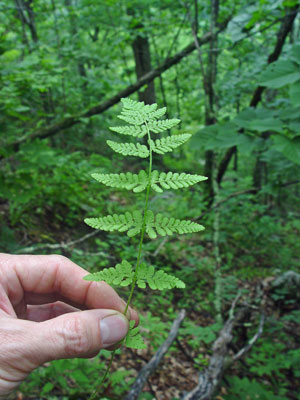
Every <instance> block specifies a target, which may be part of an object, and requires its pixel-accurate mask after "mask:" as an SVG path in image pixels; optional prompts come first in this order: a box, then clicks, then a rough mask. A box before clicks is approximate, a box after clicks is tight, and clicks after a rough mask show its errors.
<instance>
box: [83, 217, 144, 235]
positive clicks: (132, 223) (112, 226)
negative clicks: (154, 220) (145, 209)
mask: <svg viewBox="0 0 300 400" xmlns="http://www.w3.org/2000/svg"><path fill="white" fill-rule="evenodd" d="M84 222H85V223H86V224H87V225H89V226H91V227H92V228H95V229H101V230H102V231H107V232H112V231H119V232H125V231H128V232H127V235H128V236H129V237H132V236H135V235H137V234H138V233H139V232H140V231H141V229H142V224H143V217H142V214H141V213H140V212H139V211H133V213H130V212H129V211H127V212H126V213H125V214H119V215H118V214H113V215H107V216H105V217H100V218H86V219H85V220H84Z"/></svg>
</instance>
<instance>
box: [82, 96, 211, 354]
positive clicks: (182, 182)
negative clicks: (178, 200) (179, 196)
mask: <svg viewBox="0 0 300 400" xmlns="http://www.w3.org/2000/svg"><path fill="white" fill-rule="evenodd" d="M122 103H123V110H122V112H121V115H119V118H120V119H122V120H124V121H125V122H127V123H129V124H130V127H128V128H126V129H124V128H122V127H117V128H116V129H114V128H111V129H112V130H114V131H115V132H118V133H121V134H125V135H131V136H133V137H142V136H144V133H145V132H146V133H147V137H148V146H149V147H147V146H146V145H141V144H139V143H137V144H136V145H135V144H133V143H117V142H112V141H107V144H108V145H109V146H110V147H111V148H112V149H113V150H114V151H116V152H118V153H121V154H122V155H125V156H126V155H135V156H139V157H142V158H146V157H149V172H148V174H147V173H146V172H145V171H144V170H141V171H140V172H139V174H131V173H127V174H125V173H122V174H93V177H94V178H95V179H96V180H98V181H99V182H102V183H104V184H105V185H107V186H112V187H116V188H119V189H123V188H125V189H127V190H131V189H133V191H135V192H140V191H142V190H145V189H146V200H145V204H144V210H143V212H141V211H139V210H134V211H133V212H129V211H126V212H125V213H124V214H113V215H108V216H105V217H100V218H86V219H85V223H86V224H87V225H89V226H91V227H92V228H95V229H101V230H104V231H109V232H111V231H119V232H124V231H127V235H128V236H129V237H132V236H135V235H137V234H140V245H139V249H138V254H137V263H136V266H135V269H133V268H132V265H131V264H130V263H129V262H128V261H126V260H122V262H121V263H119V264H117V265H116V266H115V267H114V268H112V267H111V268H105V269H103V270H102V271H100V272H96V273H94V274H90V275H88V276H86V277H85V279H86V280H89V281H96V282H97V281H101V280H104V281H106V282H107V283H108V284H112V285H120V286H123V287H124V286H129V285H131V294H130V296H129V300H128V302H127V305H126V308H125V312H126V311H127V309H128V307H129V304H130V300H131V297H132V293H133V290H134V288H135V286H136V284H137V286H138V287H139V288H145V287H146V283H147V284H148V285H149V287H150V288H151V289H152V290H155V289H159V290H163V289H173V288H180V289H182V288H184V287H185V284H184V283H183V282H182V281H181V280H180V279H178V278H176V277H174V276H172V275H169V274H167V273H165V272H164V271H163V270H158V271H157V270H155V268H154V267H153V266H147V265H146V264H145V263H141V261H140V259H141V248H142V243H143V238H144V233H145V232H146V233H147V234H148V235H149V237H150V238H151V239H155V238H156V237H157V235H161V236H166V235H171V234H173V233H178V234H184V233H194V232H199V231H201V230H203V229H204V227H203V226H202V225H200V224H197V223H196V222H193V221H188V220H179V219H176V218H174V217H172V218H168V217H164V216H163V215H162V214H160V213H158V214H156V215H154V213H153V211H151V210H149V209H148V201H149V193H150V189H151V188H154V190H155V191H158V192H161V191H162V189H161V188H160V187H159V186H158V183H159V184H160V185H161V186H162V187H164V188H168V189H169V188H170V187H175V188H176V189H179V188H182V187H185V186H189V185H191V184H195V183H196V182H199V181H201V180H204V179H205V178H204V177H202V176H197V175H189V174H185V173H183V174H178V173H175V174H173V173H168V174H159V172H158V171H153V172H152V152H153V151H154V152H157V153H164V152H167V151H172V150H173V149H174V148H176V147H178V146H180V145H181V144H183V143H184V142H186V140H188V139H189V138H190V135H178V136H169V137H168V138H163V139H158V140H156V141H155V142H153V141H152V139H151V133H150V132H151V131H152V132H155V133H157V132H162V131H164V130H167V129H170V128H171V127H173V126H175V125H177V124H178V123H179V120H176V119H174V120H162V121H159V120H158V118H160V117H162V116H163V115H164V114H165V112H166V109H165V108H163V109H157V105H156V104H153V105H145V104H144V103H143V102H136V101H133V100H130V99H122ZM125 344H126V346H127V347H132V348H137V349H142V348H144V347H145V344H144V342H143V339H142V337H141V335H140V333H139V328H138V327H134V322H133V324H132V323H131V325H130V330H129V332H128V334H127V336H126V339H125Z"/></svg>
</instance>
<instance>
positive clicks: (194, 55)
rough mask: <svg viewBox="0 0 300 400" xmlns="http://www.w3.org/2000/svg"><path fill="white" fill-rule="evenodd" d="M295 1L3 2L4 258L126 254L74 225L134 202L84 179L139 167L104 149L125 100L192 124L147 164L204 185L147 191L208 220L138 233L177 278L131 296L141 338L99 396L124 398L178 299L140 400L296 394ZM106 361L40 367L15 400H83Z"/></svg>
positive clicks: (109, 261) (114, 242) (298, 154)
mask: <svg viewBox="0 0 300 400" xmlns="http://www.w3.org/2000/svg"><path fill="white" fill-rule="evenodd" d="M298 10H299V3H298V1H296V0H276V1H274V0H254V1H246V0H230V1H228V0H227V1H226V0H223V1H219V0H210V1H203V0H195V1H191V0H182V1H174V0H160V1H158V0H151V1H150V0H136V1H134V0H128V1H121V0H102V1H100V2H95V1H91V0H43V1H42V0H35V1H33V0H14V1H8V0H4V1H0V11H1V14H0V93H1V94H0V107H1V115H0V124H1V136H0V250H1V251H2V252H10V253H15V254H21V253H33V254H49V253H57V254H63V255H65V256H67V257H70V258H71V259H72V260H73V261H74V262H76V263H78V264H80V265H81V266H83V267H84V268H86V269H88V270H90V271H96V270H97V269H99V268H101V267H107V266H112V265H115V264H116V263H117V262H118V261H119V260H120V259H121V258H126V259H134V257H135V254H136V244H137V243H136V241H135V240H134V239H129V238H127V236H126V235H120V234H113V233H105V232H97V231H91V229H90V228H89V227H87V226H86V225H85V224H84V223H83V219H84V218H85V217H87V216H95V215H99V216H100V215H105V214H108V213H113V212H122V210H123V208H124V205H126V207H128V206H130V205H132V204H134V203H135V202H136V201H138V203H139V202H140V201H142V200H143V199H142V198H139V197H137V196H136V195H132V194H131V193H128V192H125V191H116V190H114V189H111V188H108V187H105V186H104V185H100V184H99V183H97V182H96V181H94V180H93V179H92V178H91V177H90V174H91V173H92V172H106V173H109V172H122V171H132V172H134V171H137V170H139V169H140V165H139V161H137V160H136V159H133V158H132V159H129V161H128V159H126V160H125V159H124V158H123V157H122V156H118V155H116V154H113V153H112V151H111V150H110V149H109V147H108V146H107V145H106V140H107V139H111V138H114V139H115V138H116V137H117V135H116V134H114V133H113V132H111V131H109V126H115V125H116V122H117V119H116V115H118V114H119V112H120V109H121V106H120V98H122V97H128V96H130V97H131V98H132V99H135V100H138V99H139V100H140V101H145V102H146V103H153V102H157V103H158V105H159V107H163V106H167V110H168V116H169V117H170V118H180V119H181V120H182V122H181V124H180V126H179V128H178V129H177V130H175V129H174V130H173V131H172V133H176V132H181V133H191V134H193V137H192V139H191V140H190V142H189V143H188V144H186V145H185V146H184V147H183V148H180V150H178V151H177V152H174V153H172V154H171V155H164V157H157V159H155V165H156V167H157V168H156V169H159V170H161V171H168V170H171V171H173V172H177V171H178V172H187V173H195V174H201V175H205V176H207V177H208V178H209V179H208V181H207V183H201V184H199V185H196V186H193V187H192V188H190V189H186V190H182V191H176V192H174V191H169V192H165V193H164V194H163V195H159V194H155V195H154V196H153V197H152V199H151V207H152V208H153V209H155V210H159V211H164V212H166V213H169V214H170V215H172V216H174V217H176V218H190V219H193V220H195V221H200V223H201V224H203V225H205V226H206V230H205V231H204V233H201V234H195V235H187V236H184V235H183V236H180V237H175V236H174V237H168V238H167V239H165V238H159V239H157V240H156V241H149V242H147V243H146V244H145V250H146V253H145V257H146V258H147V260H148V261H149V262H151V263H152V265H157V266H160V268H164V270H165V271H166V272H172V273H173V274H174V275H176V276H177V277H178V278H180V279H182V280H183V281H184V282H185V283H186V286H187V289H186V290H185V291H179V290H175V291H172V292H167V293H165V292H155V293H154V294H153V292H152V293H151V294H150V292H149V294H148V293H147V292H145V291H143V294H141V293H137V294H136V295H135V298H134V305H135V307H136V308H137V309H139V310H140V313H141V325H142V327H143V331H144V335H145V337H146V342H147V344H148V347H147V349H146V350H139V351H125V352H122V353H121V354H119V355H118V357H117V359H116V362H115V363H114V366H113V369H114V371H115V372H113V374H112V380H111V383H110V385H109V386H108V387H107V388H106V389H105V393H102V395H101V396H102V397H101V398H107V399H122V398H125V395H126V393H128V391H129V389H130V387H131V386H132V384H133V382H134V381H135V377H136V375H137V373H138V371H140V370H141V368H142V367H143V366H144V365H146V364H147V362H148V361H149V359H150V358H151V356H152V355H153V354H154V353H155V352H156V351H157V349H158V347H159V346H160V345H161V344H162V343H163V341H164V340H165V339H166V337H167V336H168V333H169V330H170V329H171V324H172V321H173V320H174V319H175V318H176V316H177V315H178V312H179V310H180V309H185V310H186V317H185V319H184V320H183V322H182V324H181V327H180V329H179V330H178V332H176V333H175V336H176V339H175V340H174V341H173V343H172V346H171V347H170V349H169V352H168V354H167V355H166V356H165V358H164V359H163V360H162V362H161V364H160V365H159V367H158V368H156V370H155V371H154V373H153V374H152V375H151V376H150V377H149V378H148V379H147V383H146V385H145V387H144V389H143V392H141V393H140V394H139V399H167V400H168V399H179V398H193V399H202V398H205V399H208V398H214V399H218V400H221V399H224V400H225V399H229V400H234V399H260V400H263V399H265V400H285V399H300V395H299V393H300V385H299V381H300V373H299V370H300V369H299V367H300V350H299V342H300V339H299V337H300V336H299V333H300V307H299V287H300V284H299V281H300V279H299V273H300V268H299V267H300V241H299V234H300V220H299V217H300V209H299V205H300V199H299V195H300V191H299V190H300V189H299V183H300V112H299V106H300V41H299V40H300V37H299V36H300V19H299V14H298ZM117 124H118V123H117ZM137 199H138V200H137ZM145 293H146V294H145ZM121 294H122V292H121ZM124 296H126V294H124ZM228 318H229V320H228ZM226 321H227V322H226ZM224 324H225V325H224ZM223 326H225V331H226V330H227V332H229V333H231V335H232V336H231V337H229V339H228V335H227V339H226V338H225V339H224V337H223V336H222V332H223V333H224V330H223V331H221V328H222V327H223ZM220 332H221V333H220ZM225 336H226V335H225ZM229 336H230V335H229ZM218 337H219V339H220V341H219V342H218V343H219V344H220V343H221V347H220V346H219V347H218V346H216V345H213V344H214V342H215V341H216V339H217V338H218ZM251 338H252V339H253V340H252V342H251V343H252V344H250V345H248V346H247V343H248V341H249V340H251ZM226 340H227V342H226ZM220 348H221V350H220ZM241 349H242V352H241V353H240V354H239V351H240V350H241ZM225 356H226V359H225ZM107 357H108V354H107V353H106V352H104V353H103V354H102V355H101V356H100V358H99V357H97V358H95V359H93V360H81V359H76V360H61V361H57V362H53V363H51V364H50V365H48V366H43V367H41V368H40V369H39V370H37V371H36V372H34V373H33V374H32V375H31V376H30V377H29V378H28V380H27V381H26V382H25V383H24V384H23V385H22V386H21V388H20V390H19V393H18V395H17V396H18V397H17V398H18V399H33V398H34V399H42V398H43V399H71V398H74V399H79V398H82V399H84V398H88V395H89V393H91V391H92V389H93V387H94V384H95V382H96V380H97V378H98V377H99V375H101V374H102V372H103V368H104V365H105V363H106V362H105V359H106V358H107ZM212 361H215V364H212ZM46 367H47V368H46ZM212 371H215V372H216V371H218V372H217V380H216V381H217V382H216V383H218V385H217V387H216V388H215V387H213V389H215V391H214V394H211V393H210V394H208V393H209V387H208V386H209V385H208V383H207V382H206V383H205V379H204V377H206V378H207V377H211V375H209V374H211V373H212ZM199 374H200V375H199ZM198 376H200V378H201V377H202V378H203V379H204V381H203V382H204V383H203V385H202V389H201V390H202V392H203V393H205V395H207V396H209V397H201V395H200V394H199V393H200V392H201V390H200V389H199V387H200V386H201V385H200V384H198V389H197V390H198V392H197V393H196V394H195V396H194V397H184V396H188V395H187V393H189V392H190V391H191V390H192V389H193V388H194V387H197V383H198ZM200 380H201V379H200ZM199 385H200V386H199ZM184 393H186V394H184ZM12 398H16V395H14V396H13V397H12ZM131 398H133V397H131Z"/></svg>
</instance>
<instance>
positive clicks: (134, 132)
mask: <svg viewBox="0 0 300 400" xmlns="http://www.w3.org/2000/svg"><path fill="white" fill-rule="evenodd" d="M109 129H110V130H112V131H114V132H117V133H120V134H121V135H128V136H133V137H138V138H142V137H143V136H145V135H146V134H147V132H148V131H147V127H146V125H139V126H114V127H110V128H109Z"/></svg>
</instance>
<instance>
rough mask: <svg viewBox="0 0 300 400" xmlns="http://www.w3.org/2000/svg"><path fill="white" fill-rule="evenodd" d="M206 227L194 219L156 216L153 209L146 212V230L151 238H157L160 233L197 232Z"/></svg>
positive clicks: (164, 234) (163, 234) (162, 234)
mask: <svg viewBox="0 0 300 400" xmlns="http://www.w3.org/2000/svg"><path fill="white" fill-rule="evenodd" d="M203 229H204V226H202V225H200V224H197V223H196V222H193V221H187V220H180V219H175V218H173V217H172V218H167V217H164V216H163V215H162V214H157V215H156V216H154V214H153V212H152V211H151V210H148V211H147V214H146V232H147V233H148V235H149V237H150V238H151V239H155V238H156V237H157V234H158V235H161V236H166V235H172V234H173V233H179V234H184V233H195V232H200V231H202V230H203Z"/></svg>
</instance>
